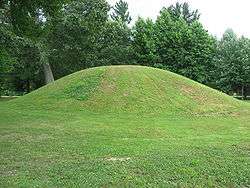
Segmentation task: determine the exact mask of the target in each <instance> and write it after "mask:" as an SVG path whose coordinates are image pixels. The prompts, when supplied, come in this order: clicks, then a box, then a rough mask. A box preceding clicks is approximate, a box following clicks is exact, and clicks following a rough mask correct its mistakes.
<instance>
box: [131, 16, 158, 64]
mask: <svg viewBox="0 0 250 188" xmlns="http://www.w3.org/2000/svg"><path fill="white" fill-rule="evenodd" d="M133 50H134V53H135V59H136V60H137V63H138V64H141V65H147V66H155V65H156V63H157V62H158V61H159V57H158V54H157V53H156V41H155V25H154V23H153V21H152V20H150V19H147V20H144V19H143V18H139V19H138V20H137V21H136V23H135V26H134V28H133Z"/></svg>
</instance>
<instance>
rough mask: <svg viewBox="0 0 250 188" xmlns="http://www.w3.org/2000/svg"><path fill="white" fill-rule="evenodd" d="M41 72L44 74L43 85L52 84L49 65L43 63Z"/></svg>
mask: <svg viewBox="0 0 250 188" xmlns="http://www.w3.org/2000/svg"><path fill="white" fill-rule="evenodd" d="M43 72H44V78H45V84H49V83H51V82H54V76H53V72H52V70H51V67H50V64H49V63H43Z"/></svg>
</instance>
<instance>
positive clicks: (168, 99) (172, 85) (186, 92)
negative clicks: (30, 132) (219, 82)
mask: <svg viewBox="0 0 250 188" xmlns="http://www.w3.org/2000/svg"><path fill="white" fill-rule="evenodd" d="M9 105H14V106H19V107H23V108H44V109H53V110H77V111H88V112H93V113H115V114H117V113H118V114H119V113H138V114H142V113H147V114H179V113H192V114H204V113H224V112H227V113H228V112H234V111H237V110H239V109H240V108H244V107H246V108H249V106H248V105H245V104H243V103H242V102H240V101H238V100H236V99H233V98H232V97H230V96H227V95H225V94H223V93H221V92H219V91H216V90H213V89H211V88H209V87H206V86H204V85H202V84H199V83H197V82H194V81H192V80H190V79H187V78H185V77H182V76H179V75H176V74H174V73H171V72H168V71H164V70H160V69H155V68H149V67H142V66H109V67H98V68H92V69H87V70H83V71H80V72H77V73H74V74H72V75H69V76H66V77H64V78H62V79H60V80H58V81H56V82H54V83H52V84H49V85H47V86H45V87H42V88H40V89H39V90H37V91H35V92H32V93H31V94H28V95H26V96H24V97H21V98H19V99H17V100H14V101H11V102H9Z"/></svg>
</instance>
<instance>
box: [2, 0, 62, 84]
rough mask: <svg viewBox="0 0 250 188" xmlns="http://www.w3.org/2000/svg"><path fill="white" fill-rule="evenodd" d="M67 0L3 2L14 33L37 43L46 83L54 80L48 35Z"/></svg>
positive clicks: (10, 0) (15, 0)
mask: <svg viewBox="0 0 250 188" xmlns="http://www.w3.org/2000/svg"><path fill="white" fill-rule="evenodd" d="M65 2H67V0H65V1H61V0H54V1H42V0H35V1H31V0H28V1H19V0H5V1H4V3H3V4H4V6H5V7H8V8H9V14H8V16H9V19H10V21H11V24H12V26H13V31H14V33H15V34H16V35H17V36H19V37H23V38H26V39H29V40H31V41H33V42H34V43H36V44H37V48H38V49H39V51H40V57H41V58H40V62H41V64H42V65H43V69H44V76H45V81H46V83H49V82H52V81H54V77H53V73H52V70H51V67H50V63H49V59H48V55H49V53H50V49H49V48H48V44H47V39H46V37H47V34H48V33H49V30H50V25H51V22H52V20H53V18H55V17H56V16H57V15H58V12H59V10H60V9H62V7H63V5H64V3H65ZM2 6H3V5H2Z"/></svg>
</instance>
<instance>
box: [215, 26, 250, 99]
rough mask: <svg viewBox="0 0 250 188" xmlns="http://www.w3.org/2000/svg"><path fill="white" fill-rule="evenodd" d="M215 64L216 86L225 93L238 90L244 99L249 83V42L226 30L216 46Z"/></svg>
mask: <svg viewBox="0 0 250 188" xmlns="http://www.w3.org/2000/svg"><path fill="white" fill-rule="evenodd" d="M215 62H216V70H217V71H216V73H217V75H216V84H217V86H218V87H219V88H220V89H221V90H223V91H225V92H227V93H230V92H237V91H238V93H239V90H240V93H241V94H242V97H243V98H244V99H245V98H246V92H245V90H246V86H247V85H249V83H250V40H249V39H246V38H244V37H241V38H238V37H237V35H236V34H235V33H234V31H233V30H232V29H227V30H226V31H225V33H224V35H223V37H222V39H221V41H219V43H218V45H217V54H216V58H215Z"/></svg>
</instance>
